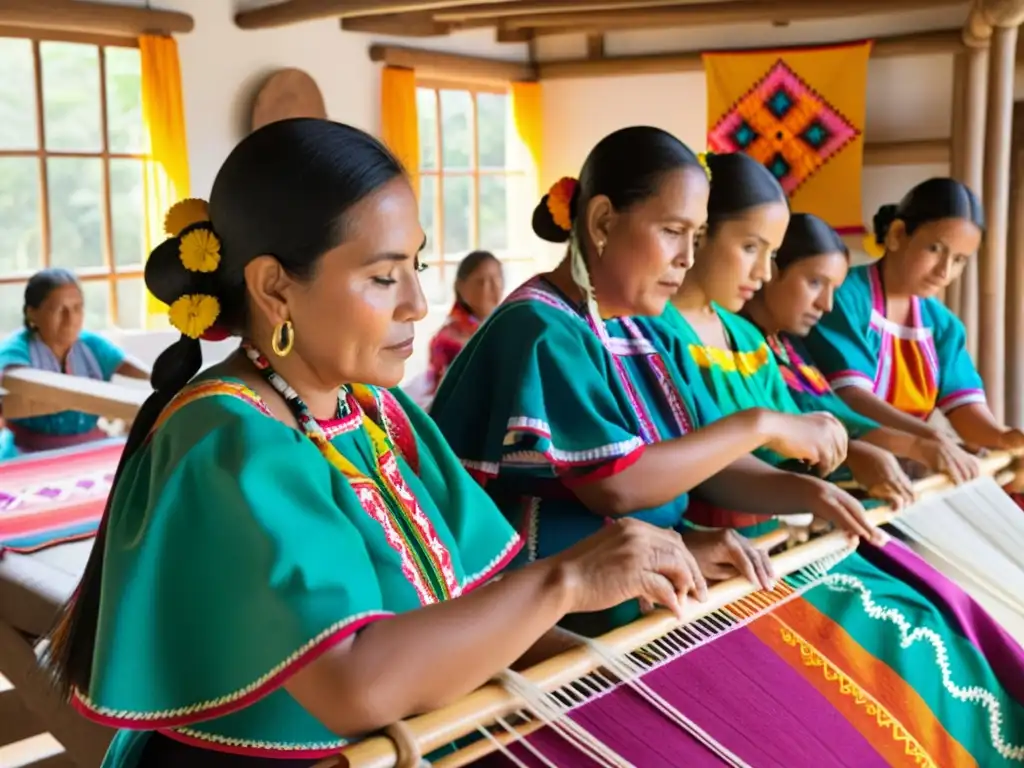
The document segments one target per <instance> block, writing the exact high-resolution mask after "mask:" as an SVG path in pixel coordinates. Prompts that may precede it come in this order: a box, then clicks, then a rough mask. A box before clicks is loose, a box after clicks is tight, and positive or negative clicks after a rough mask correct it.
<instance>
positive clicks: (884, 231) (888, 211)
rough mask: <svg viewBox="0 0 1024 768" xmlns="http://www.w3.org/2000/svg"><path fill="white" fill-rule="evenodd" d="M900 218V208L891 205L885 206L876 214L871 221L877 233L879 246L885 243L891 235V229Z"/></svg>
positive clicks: (876, 239)
mask: <svg viewBox="0 0 1024 768" xmlns="http://www.w3.org/2000/svg"><path fill="white" fill-rule="evenodd" d="M898 217H899V207H898V206H895V205H892V204H891V203H890V204H887V205H883V206H882V207H881V208H879V209H878V211H876V212H875V216H874V218H873V219H872V220H871V225H872V230H873V231H874V233H875V242H876V243H878V244H879V245H882V244H883V243H885V238H886V236H887V235H888V234H889V227H891V226H892V223H893V222H894V221H896V219H897V218H898Z"/></svg>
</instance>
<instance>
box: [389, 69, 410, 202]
mask: <svg viewBox="0 0 1024 768" xmlns="http://www.w3.org/2000/svg"><path fill="white" fill-rule="evenodd" d="M380 138H381V141H383V142H384V143H385V144H386V145H387V147H388V149H390V150H391V151H392V152H393V153H394V154H395V157H397V158H398V159H399V160H400V161H401V162H402V165H404V166H405V170H406V171H407V172H408V174H409V179H410V180H411V181H412V188H413V189H414V190H416V194H417V195H418V194H419V190H420V185H419V172H420V126H419V119H418V116H417V113H416V73H415V72H413V70H411V69H404V68H402V67H384V71H383V72H381V76H380Z"/></svg>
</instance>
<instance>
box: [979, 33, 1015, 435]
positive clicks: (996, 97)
mask: <svg viewBox="0 0 1024 768" xmlns="http://www.w3.org/2000/svg"><path fill="white" fill-rule="evenodd" d="M1016 51H1017V27H1016V26H997V27H995V28H994V29H993V31H992V44H991V51H990V54H989V66H988V70H989V77H988V120H987V123H988V124H987V125H986V130H985V181H984V185H983V187H982V188H983V190H984V195H983V198H984V203H985V212H986V214H987V216H988V231H987V233H986V238H985V246H984V248H983V249H982V254H981V255H982V259H981V264H980V265H979V278H980V279H979V284H980V287H981V291H980V306H979V320H980V323H979V328H978V331H979V336H978V362H979V364H980V365H979V368H980V370H981V377H982V379H983V380H984V382H985V392H986V394H987V395H988V402H989V406H990V407H991V408H992V413H993V414H994V415H995V417H996V419H997V420H999V421H1002V420H1003V416H1004V413H1005V411H1006V402H1005V384H1006V380H1005V378H1006V359H1005V354H1006V333H1005V322H1006V316H1005V312H1006V291H1005V288H1004V286H1005V283H1006V245H1007V228H1008V225H1009V215H1010V211H1009V194H1010V131H1011V130H1012V128H1013V76H1014V70H1015V67H1016V58H1017V57H1016Z"/></svg>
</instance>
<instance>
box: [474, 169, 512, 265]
mask: <svg viewBox="0 0 1024 768" xmlns="http://www.w3.org/2000/svg"><path fill="white" fill-rule="evenodd" d="M479 215H480V220H479V223H480V247H481V248H482V249H484V250H485V251H504V250H505V249H507V248H508V192H507V185H506V179H505V177H504V176H498V175H494V176H481V177H480V207H479Z"/></svg>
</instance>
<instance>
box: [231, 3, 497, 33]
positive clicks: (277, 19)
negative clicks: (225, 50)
mask: <svg viewBox="0 0 1024 768" xmlns="http://www.w3.org/2000/svg"><path fill="white" fill-rule="evenodd" d="M510 2H514V0H419V2H417V1H416V0H404V1H399V0H395V1H394V2H392V1H391V0H378V1H374V0H285V2H283V3H277V4H276V5H268V6H264V7H263V8H253V9H252V10H249V11H239V12H238V13H236V14H235V24H237V25H238V26H239V27H241V28H242V29H267V28H270V27H284V26H287V25H289V24H298V23H299V22H302V21H312V20H314V19H330V18H342V19H356V18H361V17H368V18H369V17H375V16H389V15H392V14H399V13H419V12H421V11H433V10H440V9H443V8H452V7H458V6H460V5H470V4H471V3H472V4H473V5H481V4H484V5H487V4H494V5H502V4H505V3H510Z"/></svg>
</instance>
